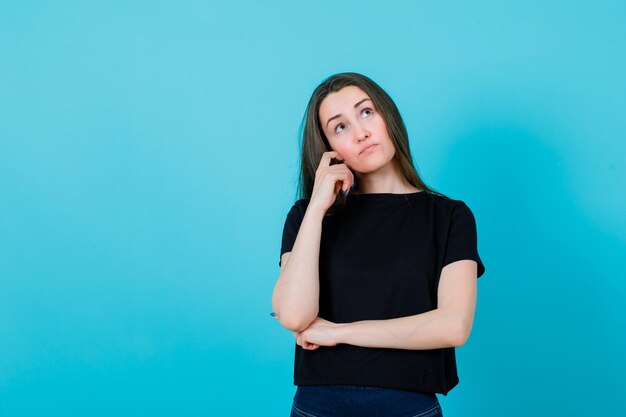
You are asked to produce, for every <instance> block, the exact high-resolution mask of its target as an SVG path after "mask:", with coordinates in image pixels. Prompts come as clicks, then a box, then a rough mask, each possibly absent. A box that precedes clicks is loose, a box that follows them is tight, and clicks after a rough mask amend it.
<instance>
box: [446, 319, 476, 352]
mask: <svg viewBox="0 0 626 417" xmlns="http://www.w3.org/2000/svg"><path fill="white" fill-rule="evenodd" d="M471 330H472V326H471V325H468V324H467V323H466V322H464V321H463V320H458V321H455V322H454V324H453V325H452V326H450V332H449V336H450V340H449V344H450V346H451V347H461V346H463V345H464V344H465V343H466V342H467V340H468V339H469V336H470V333H471Z"/></svg>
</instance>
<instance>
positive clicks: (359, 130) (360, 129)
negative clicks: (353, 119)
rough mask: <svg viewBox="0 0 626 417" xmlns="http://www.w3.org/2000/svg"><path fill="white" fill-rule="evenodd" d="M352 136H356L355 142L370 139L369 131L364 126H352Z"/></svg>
mask: <svg viewBox="0 0 626 417" xmlns="http://www.w3.org/2000/svg"><path fill="white" fill-rule="evenodd" d="M354 135H355V136H356V138H357V140H358V141H359V142H360V141H362V140H364V139H367V138H369V137H370V131H369V130H367V129H366V128H365V127H364V126H361V125H360V124H356V125H355V126H354Z"/></svg>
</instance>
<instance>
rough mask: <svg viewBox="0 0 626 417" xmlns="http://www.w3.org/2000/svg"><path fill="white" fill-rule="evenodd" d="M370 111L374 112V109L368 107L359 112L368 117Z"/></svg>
mask: <svg viewBox="0 0 626 417" xmlns="http://www.w3.org/2000/svg"><path fill="white" fill-rule="evenodd" d="M372 113H374V110H372V109H370V108H369V107H367V108H365V109H363V110H362V111H361V114H362V115H363V117H368V116H370V115H371V114H372Z"/></svg>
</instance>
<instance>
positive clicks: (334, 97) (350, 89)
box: [319, 85, 370, 121]
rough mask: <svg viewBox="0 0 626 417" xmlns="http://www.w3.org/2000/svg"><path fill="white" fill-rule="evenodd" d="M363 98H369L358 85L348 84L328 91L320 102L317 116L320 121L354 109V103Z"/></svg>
mask: <svg viewBox="0 0 626 417" xmlns="http://www.w3.org/2000/svg"><path fill="white" fill-rule="evenodd" d="M364 98H370V96H368V95H367V94H366V93H365V91H363V90H361V89H360V88H359V87H356V86H353V85H349V86H347V87H344V88H342V89H341V90H339V91H335V92H334V93H330V94H329V95H327V96H326V97H325V98H324V100H322V102H321V103H320V111H319V116H320V119H321V120H322V121H324V120H325V119H327V118H329V117H332V116H334V115H336V114H342V113H346V112H348V111H350V110H353V109H354V105H355V104H356V103H358V102H359V101H361V100H363V99H364Z"/></svg>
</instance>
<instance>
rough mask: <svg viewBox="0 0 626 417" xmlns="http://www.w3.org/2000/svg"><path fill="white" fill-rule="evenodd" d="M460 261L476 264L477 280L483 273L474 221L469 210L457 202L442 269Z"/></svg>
mask: <svg viewBox="0 0 626 417" xmlns="http://www.w3.org/2000/svg"><path fill="white" fill-rule="evenodd" d="M462 259H471V260H473V261H476V263H477V264H478V275H477V278H480V276H481V275H483V274H484V273H485V266H484V265H483V262H482V260H481V259H480V256H479V255H478V233H477V230H476V219H475V218H474V214H473V213H472V211H471V210H470V208H469V207H468V206H467V205H466V204H465V203H464V202H462V201H460V200H459V202H458V204H457V205H455V207H454V209H453V210H452V215H451V219H450V227H449V229H448V237H447V240H446V249H445V255H444V258H443V264H442V268H443V267H444V266H446V265H448V264H450V263H452V262H455V261H460V260H462Z"/></svg>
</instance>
